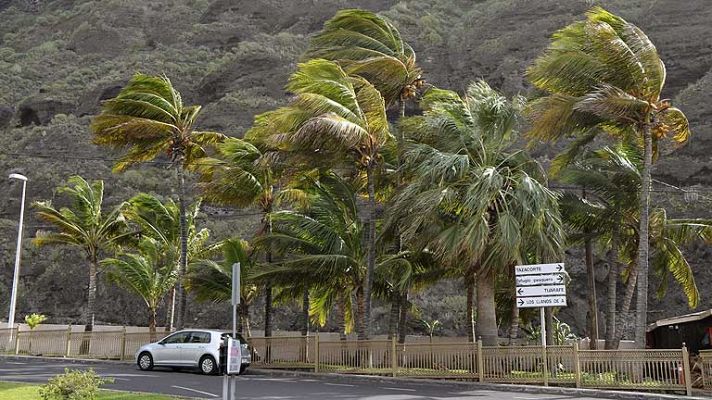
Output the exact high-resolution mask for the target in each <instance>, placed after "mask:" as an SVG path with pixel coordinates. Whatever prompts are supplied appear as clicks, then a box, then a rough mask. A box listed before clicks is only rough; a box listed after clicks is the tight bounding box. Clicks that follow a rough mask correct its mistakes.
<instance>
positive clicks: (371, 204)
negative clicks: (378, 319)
mask: <svg viewBox="0 0 712 400" xmlns="http://www.w3.org/2000/svg"><path fill="white" fill-rule="evenodd" d="M373 174H374V171H373V161H369V164H368V167H367V169H366V180H367V185H368V254H367V274H366V285H365V288H364V290H363V297H364V302H365V304H364V313H363V323H364V327H363V335H364V336H363V338H364V339H368V335H369V333H370V329H371V288H373V271H374V269H375V267H376V184H375V182H374V178H375V177H374V176H373ZM359 335H360V333H359Z"/></svg>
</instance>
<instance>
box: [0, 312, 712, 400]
mask: <svg viewBox="0 0 712 400" xmlns="http://www.w3.org/2000/svg"><path fill="white" fill-rule="evenodd" d="M163 334H164V332H157V333H156V334H155V335H154V336H155V337H151V335H150V334H149V333H148V332H141V333H127V332H126V329H125V328H124V329H121V330H114V331H99V332H73V331H72V329H71V326H70V327H69V328H67V329H54V330H35V331H18V329H17V328H15V329H2V330H0V352H3V353H7V354H27V355H43V356H60V357H61V356H64V357H75V358H93V359H116V360H131V359H133V356H134V353H135V352H136V350H138V348H139V347H140V346H142V345H143V344H146V343H150V342H152V341H155V340H157V339H158V338H159V337H160V336H161V335H163ZM248 340H249V341H250V344H251V348H252V350H251V351H252V365H253V366H254V367H257V368H279V369H303V370H310V371H314V372H325V373H340V374H367V375H381V376H396V377H398V376H400V377H410V378H431V379H433V378H434V379H458V380H472V381H479V382H493V383H510V384H540V385H557V386H574V387H581V388H591V389H626V390H649V391H672V392H681V393H685V394H687V395H690V394H691V393H692V379H691V371H690V362H689V354H688V351H687V348H686V347H683V348H682V349H679V350H676V349H672V350H582V349H579V346H578V343H573V344H572V345H565V346H547V347H546V348H544V347H542V346H493V347H488V346H483V345H482V342H479V341H478V342H475V343H472V342H467V341H460V342H454V341H453V342H450V341H448V342H437V343H433V342H425V341H414V342H412V343H411V342H408V343H405V344H400V343H397V341H396V340H395V339H390V340H325V339H323V338H320V337H319V336H313V335H309V336H275V337H269V338H265V337H253V338H250V339H248ZM699 360H700V365H701V369H702V382H703V385H704V387H705V388H708V389H709V388H712V351H702V352H701V353H700V355H699Z"/></svg>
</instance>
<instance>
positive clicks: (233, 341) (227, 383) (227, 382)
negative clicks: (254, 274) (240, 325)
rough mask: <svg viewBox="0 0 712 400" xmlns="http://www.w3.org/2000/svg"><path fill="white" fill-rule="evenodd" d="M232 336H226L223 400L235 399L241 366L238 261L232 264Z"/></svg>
mask: <svg viewBox="0 0 712 400" xmlns="http://www.w3.org/2000/svg"><path fill="white" fill-rule="evenodd" d="M230 300H231V303H232V337H228V338H227V354H226V357H225V362H226V364H227V365H226V366H225V375H223V400H237V396H236V393H235V392H236V391H237V379H236V378H235V377H236V376H237V374H239V373H240V368H241V367H242V347H241V346H240V341H239V340H238V339H237V306H239V305H240V263H235V264H232V296H231V298H230Z"/></svg>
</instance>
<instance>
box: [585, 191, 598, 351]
mask: <svg viewBox="0 0 712 400" xmlns="http://www.w3.org/2000/svg"><path fill="white" fill-rule="evenodd" d="M584 198H585V192H584ZM584 251H585V253H586V275H588V293H587V296H586V297H587V300H588V313H589V316H588V336H589V337H590V338H591V350H597V349H598V304H597V303H598V300H597V296H596V269H595V268H594V265H593V244H592V243H591V239H590V238H588V239H586V244H585V245H584Z"/></svg>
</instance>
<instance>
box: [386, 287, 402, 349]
mask: <svg viewBox="0 0 712 400" xmlns="http://www.w3.org/2000/svg"><path fill="white" fill-rule="evenodd" d="M399 314H400V293H395V294H393V296H392V298H391V312H390V313H389V314H388V340H391V339H393V338H394V337H396V334H397V332H398V315H399Z"/></svg>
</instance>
